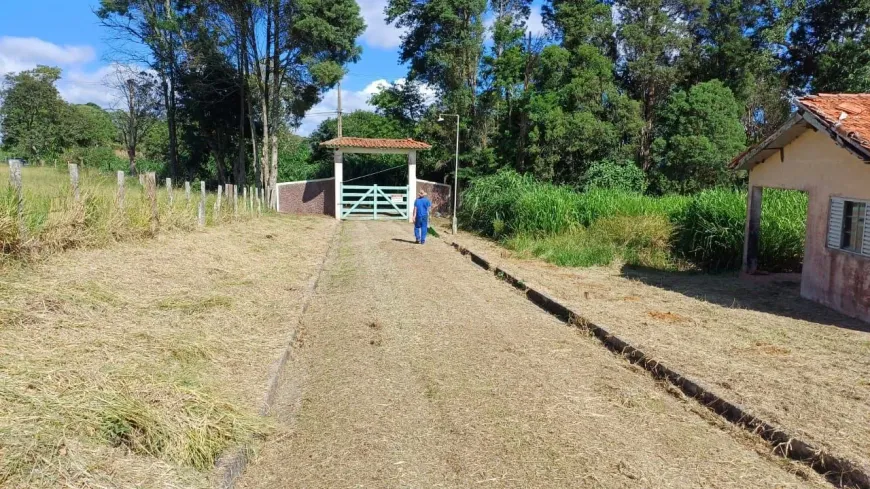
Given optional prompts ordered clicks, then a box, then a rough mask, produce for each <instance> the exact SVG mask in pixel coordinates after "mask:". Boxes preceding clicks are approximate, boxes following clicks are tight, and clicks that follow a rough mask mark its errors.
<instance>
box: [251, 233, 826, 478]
mask: <svg viewBox="0 0 870 489" xmlns="http://www.w3.org/2000/svg"><path fill="white" fill-rule="evenodd" d="M410 233H411V227H410V226H409V225H407V224H401V223H396V222H348V223H344V224H343V225H342V236H341V240H340V242H339V245H338V247H337V249H336V253H335V254H334V257H331V258H330V259H329V260H328V261H327V264H326V266H325V269H324V274H323V276H322V277H321V281H320V283H319V285H318V291H317V294H316V295H315V296H314V298H313V300H312V303H311V306H310V307H309V309H308V312H307V313H306V315H305V318H304V319H303V325H304V326H303V331H304V335H303V337H302V338H303V340H304V341H303V342H302V344H301V347H300V348H299V349H298V350H297V351H296V354H295V355H294V359H295V360H294V362H292V363H291V364H290V365H289V366H288V373H289V375H287V377H288V379H291V380H292V381H291V382H288V385H287V386H285V389H284V394H285V395H286V398H287V402H285V403H282V405H283V406H284V410H282V411H279V412H278V413H277V419H278V421H279V425H280V427H279V431H278V433H280V434H281V436H274V437H271V439H270V440H269V441H267V443H266V446H265V448H264V449H263V450H262V451H261V453H260V455H259V456H258V457H257V458H256V459H255V461H254V463H253V464H252V465H251V467H249V471H248V473H247V474H246V475H245V477H244V478H243V480H242V481H241V487H245V488H269V489H271V488H276V487H285V488H292V487H298V488H306V489H313V488H347V487H369V488H380V487H383V488H394V487H427V488H428V487H441V488H469V487H486V488H496V487H498V488H517V487H530V488H545V487H546V488H567V487H582V488H613V489H617V488H626V487H643V488H647V487H649V488H679V489H683V488H689V487H691V488H694V487H716V488H735V489H737V488H739V489H745V488H756V487H757V488H783V489H784V488H798V487H824V485H822V484H819V479H820V478H818V477H816V476H815V474H813V473H812V472H810V473H809V474H806V473H805V472H808V469H806V468H805V467H802V466H799V465H796V464H792V463H789V462H787V461H784V460H782V459H777V458H775V457H772V456H769V455H767V454H766V453H765V451H764V449H765V447H764V446H763V445H759V444H757V443H756V441H755V440H754V439H753V438H752V437H749V436H748V435H745V434H744V433H743V432H742V431H741V430H732V429H731V428H729V427H728V426H727V425H725V424H723V423H721V422H719V421H718V420H717V419H716V418H715V416H712V415H710V414H709V412H708V411H707V410H705V409H704V408H703V407H702V406H700V405H698V404H697V403H694V402H686V401H683V400H681V399H680V398H679V397H678V396H674V395H671V394H669V393H668V392H666V390H665V389H663V388H661V387H660V386H658V385H656V382H654V381H653V380H652V379H651V378H650V377H649V376H647V375H645V374H644V373H643V372H638V371H636V370H635V369H633V368H632V367H631V366H629V365H628V364H627V363H626V362H624V361H623V360H621V359H619V358H618V357H616V356H614V355H612V354H610V353H609V352H608V351H606V350H605V349H603V348H601V346H600V345H598V344H597V341H596V340H594V339H592V338H590V337H587V336H586V335H583V334H580V333H579V332H578V331H577V330H576V329H572V328H568V327H566V326H565V325H564V324H563V323H561V322H560V321H558V320H556V319H555V318H553V317H552V316H550V315H548V314H547V313H545V312H543V311H541V310H540V309H539V308H538V307H536V306H535V305H533V304H531V303H529V302H528V301H527V300H526V299H525V298H524V297H523V296H522V295H520V294H518V293H516V291H515V290H514V289H513V288H512V287H510V286H509V285H507V284H503V283H499V282H498V281H496V280H495V279H494V278H493V276H492V274H491V273H487V272H484V271H482V270H481V269H479V268H478V267H476V266H475V265H473V264H471V263H470V261H468V260H465V259H464V258H462V257H461V256H460V255H458V254H457V253H456V252H455V251H453V250H452V249H450V248H449V247H447V246H445V245H444V244H442V243H440V242H439V240H438V239H433V240H432V242H431V243H430V242H427V244H426V245H425V246H419V245H413V244H409V243H407V242H405V241H407V238H408V237H409V235H410ZM402 240H405V241H402ZM756 450H760V451H761V454H759V453H758V452H757V451H756ZM783 469H785V470H783Z"/></svg>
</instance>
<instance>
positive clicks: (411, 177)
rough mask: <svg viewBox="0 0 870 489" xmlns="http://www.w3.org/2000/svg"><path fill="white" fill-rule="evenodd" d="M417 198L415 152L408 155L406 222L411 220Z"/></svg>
mask: <svg viewBox="0 0 870 489" xmlns="http://www.w3.org/2000/svg"><path fill="white" fill-rule="evenodd" d="M416 198H417V152H416V151H411V152H409V153H408V221H411V220H412V218H413V212H412V208H413V207H414V199H416Z"/></svg>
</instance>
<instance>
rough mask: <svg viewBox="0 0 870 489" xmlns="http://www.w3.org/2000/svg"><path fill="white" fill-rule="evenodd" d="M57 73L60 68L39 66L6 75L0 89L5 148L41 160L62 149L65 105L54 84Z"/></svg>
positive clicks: (58, 75) (0, 124)
mask: <svg viewBox="0 0 870 489" xmlns="http://www.w3.org/2000/svg"><path fill="white" fill-rule="evenodd" d="M60 73H61V71H60V68H52V67H48V66H38V67H36V68H34V69H32V70H28V71H22V72H20V73H10V74H7V75H6V77H5V80H4V83H3V89H2V91H0V99H2V105H0V134H2V136H3V146H4V147H5V148H7V149H11V150H14V151H18V152H21V153H22V154H23V155H24V156H26V157H28V158H32V159H37V160H40V161H41V160H43V159H44V158H45V157H47V156H48V155H51V154H55V153H57V152H59V151H60V150H61V145H62V141H63V138H62V135H63V134H62V131H61V129H62V128H61V122H62V120H61V118H62V115H63V113H64V112H65V106H66V104H65V103H64V101H63V100H61V99H60V95H59V94H58V91H57V88H55V86H54V84H55V82H57V80H59V79H60Z"/></svg>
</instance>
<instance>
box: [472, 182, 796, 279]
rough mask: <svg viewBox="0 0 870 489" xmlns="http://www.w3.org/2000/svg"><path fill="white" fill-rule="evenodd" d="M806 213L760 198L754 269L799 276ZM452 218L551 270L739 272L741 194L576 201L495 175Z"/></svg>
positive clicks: (787, 197) (475, 187) (777, 195)
mask: <svg viewBox="0 0 870 489" xmlns="http://www.w3.org/2000/svg"><path fill="white" fill-rule="evenodd" d="M806 212H807V197H806V195H805V194H803V193H800V192H790V191H777V190H768V191H766V192H765V201H764V208H763V211H762V229H761V234H762V236H761V250H760V257H759V261H760V263H762V264H763V266H764V267H765V268H766V269H767V270H769V271H798V270H800V267H801V261H802V258H803V248H804V239H805V229H806ZM459 216H460V220H461V223H462V225H463V227H465V228H466V229H469V230H472V231H475V232H478V233H481V234H483V235H485V236H487V237H490V238H495V239H498V240H501V241H502V242H503V244H505V245H506V246H508V247H509V248H511V249H513V250H515V251H519V252H522V253H525V254H528V255H531V256H537V257H540V258H543V259H545V260H547V261H550V262H551V263H554V264H557V265H563V266H594V265H608V264H610V263H611V262H613V261H614V260H620V261H622V262H624V263H628V264H630V265H638V266H644V267H651V268H656V269H662V270H674V269H687V268H691V269H701V270H711V271H723V270H736V269H738V268H739V266H740V262H741V256H742V250H743V237H744V223H745V219H746V193H745V192H740V191H736V190H708V191H704V192H701V193H698V194H695V195H692V196H664V197H653V196H646V195H639V194H630V193H624V192H618V191H608V190H595V191H591V192H586V193H578V192H575V191H573V190H572V189H569V188H567V187H558V186H554V185H551V184H546V183H541V182H537V181H535V180H533V179H532V178H530V177H527V176H521V175H518V174H516V173H513V172H501V173H498V174H496V175H493V176H490V177H484V178H480V179H478V180H476V181H475V182H474V183H473V184H472V185H471V187H470V188H469V189H468V190H467V191H466V192H465V194H464V195H463V205H462V207H461V208H460V214H459Z"/></svg>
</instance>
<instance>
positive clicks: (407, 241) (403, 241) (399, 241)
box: [393, 238, 417, 245]
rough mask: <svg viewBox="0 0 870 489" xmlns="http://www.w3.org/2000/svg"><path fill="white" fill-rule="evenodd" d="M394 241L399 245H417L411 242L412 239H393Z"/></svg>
mask: <svg viewBox="0 0 870 489" xmlns="http://www.w3.org/2000/svg"><path fill="white" fill-rule="evenodd" d="M393 241H395V242H397V243H408V244H412V245H415V244H417V242H416V241H411V240H410V239H402V238H393Z"/></svg>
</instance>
